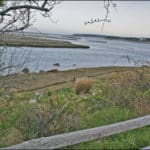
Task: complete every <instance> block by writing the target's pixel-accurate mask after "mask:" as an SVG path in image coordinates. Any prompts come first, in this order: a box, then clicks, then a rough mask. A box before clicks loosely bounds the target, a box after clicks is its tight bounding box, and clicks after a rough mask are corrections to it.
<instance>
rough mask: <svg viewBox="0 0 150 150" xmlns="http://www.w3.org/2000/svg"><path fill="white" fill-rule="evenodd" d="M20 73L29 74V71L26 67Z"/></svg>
mask: <svg viewBox="0 0 150 150" xmlns="http://www.w3.org/2000/svg"><path fill="white" fill-rule="evenodd" d="M22 72H23V73H29V72H30V70H29V68H27V67H26V68H23V69H22Z"/></svg>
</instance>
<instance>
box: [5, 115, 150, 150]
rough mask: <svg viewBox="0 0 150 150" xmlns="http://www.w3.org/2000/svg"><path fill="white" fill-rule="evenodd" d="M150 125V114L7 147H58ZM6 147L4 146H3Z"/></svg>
mask: <svg viewBox="0 0 150 150" xmlns="http://www.w3.org/2000/svg"><path fill="white" fill-rule="evenodd" d="M147 125H150V115H147V116H144V117H140V118H136V119H131V120H127V121H123V122H119V123H115V124H111V125H105V126H101V127H96V128H91V129H86V130H80V131H75V132H71V133H65V134H60V135H55V136H50V137H42V138H39V139H33V140H30V141H25V142H23V143H21V144H18V145H14V146H11V147H7V148H5V149H57V148H62V147H65V146H70V145H74V144H78V143H82V142H87V141H91V140H94V139H99V138H102V137H105V136H109V135H113V134H117V133H121V132H124V131H128V130H131V129H136V128H140V127H144V126H147ZM3 149H4V148H3Z"/></svg>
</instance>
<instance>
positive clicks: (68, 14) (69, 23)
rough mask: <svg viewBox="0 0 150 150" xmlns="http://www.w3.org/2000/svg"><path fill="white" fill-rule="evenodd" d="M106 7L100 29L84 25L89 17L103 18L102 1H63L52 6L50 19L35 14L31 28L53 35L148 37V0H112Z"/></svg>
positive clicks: (98, 26)
mask: <svg viewBox="0 0 150 150" xmlns="http://www.w3.org/2000/svg"><path fill="white" fill-rule="evenodd" d="M116 3H117V8H116V9H114V8H113V7H111V8H110V13H109V19H111V22H110V23H106V24H105V26H104V29H103V30H102V24H101V23H94V24H89V25H86V26H85V24H84V21H87V20H90V19H91V18H93V19H95V18H100V19H102V18H104V16H105V9H104V3H103V1H63V2H61V3H60V4H58V5H56V6H55V7H54V9H53V12H52V14H51V19H49V18H47V19H45V18H43V17H42V16H40V15H39V14H38V17H37V18H38V19H37V20H36V22H35V23H34V27H33V30H34V28H36V29H38V30H39V31H41V32H46V33H57V34H75V33H86V34H109V35H118V36H138V37H150V19H149V17H150V1H116Z"/></svg>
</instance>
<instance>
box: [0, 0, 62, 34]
mask: <svg viewBox="0 0 150 150" xmlns="http://www.w3.org/2000/svg"><path fill="white" fill-rule="evenodd" d="M59 2H60V1H57V0H42V1H40V0H23V1H22V0H21V1H20V0H15V1H6V0H4V2H3V3H4V5H2V6H1V7H0V32H2V33H4V32H12V31H23V30H24V29H27V28H28V27H30V26H31V25H32V24H33V22H34V21H35V14H36V13H37V12H40V14H41V15H42V16H44V17H50V15H51V12H52V9H53V8H54V6H55V5H56V4H58V3H59Z"/></svg>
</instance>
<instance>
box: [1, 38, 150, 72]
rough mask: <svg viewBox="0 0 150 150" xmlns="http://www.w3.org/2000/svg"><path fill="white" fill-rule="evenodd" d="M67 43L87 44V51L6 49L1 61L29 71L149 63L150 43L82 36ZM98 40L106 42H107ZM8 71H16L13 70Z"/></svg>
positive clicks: (69, 49) (79, 49)
mask: <svg viewBox="0 0 150 150" xmlns="http://www.w3.org/2000/svg"><path fill="white" fill-rule="evenodd" d="M70 41H71V42H73V43H78V44H85V45H89V46H90V48H89V49H81V48H78V49H73V48H27V47H23V48H13V47H8V49H9V52H8V51H7V53H6V55H5V56H4V57H3V58H4V59H5V62H6V63H9V61H10V59H11V63H13V65H14V66H15V65H16V64H20V63H21V64H22V63H23V64H24V67H28V68H29V69H30V70H31V71H39V70H51V69H59V70H67V69H75V68H82V67H99V66H138V65H140V64H141V63H142V62H143V63H144V62H145V61H150V44H144V43H138V42H128V41H123V40H106V39H103V38H94V37H83V38H81V39H79V40H70ZM98 41H105V42H106V43H104V42H98ZM14 52H15V53H14ZM10 54H13V56H12V55H10ZM10 56H11V58H10ZM126 56H127V57H129V58H130V61H128V59H127V58H125V57H126ZM24 62H25V63H24ZM26 62H28V63H26ZM55 63H59V64H60V66H59V67H56V66H53V64H55ZM19 67H20V68H21V67H23V66H19ZM11 71H16V69H13V70H11Z"/></svg>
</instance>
